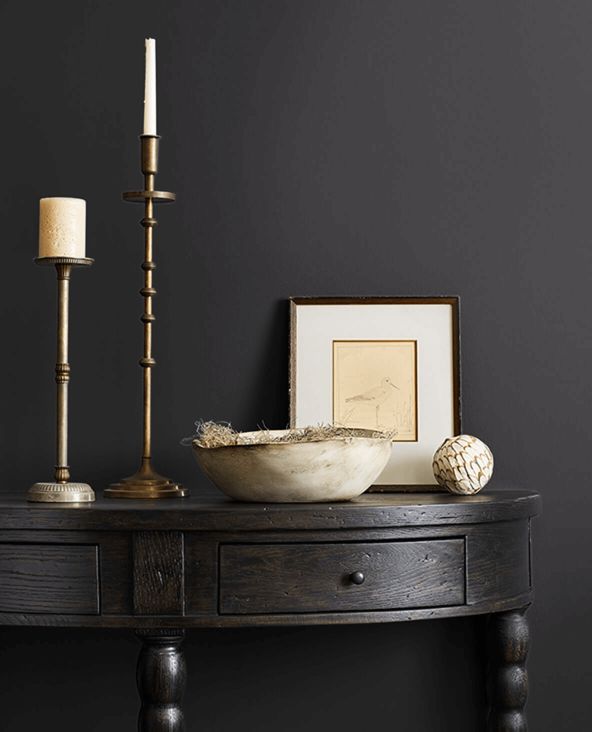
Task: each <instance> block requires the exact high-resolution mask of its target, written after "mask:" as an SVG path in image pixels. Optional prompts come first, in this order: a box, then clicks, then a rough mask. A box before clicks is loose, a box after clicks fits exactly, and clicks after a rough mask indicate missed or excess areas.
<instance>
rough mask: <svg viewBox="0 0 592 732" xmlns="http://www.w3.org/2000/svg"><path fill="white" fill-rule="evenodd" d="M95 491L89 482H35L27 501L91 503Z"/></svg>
mask: <svg viewBox="0 0 592 732" xmlns="http://www.w3.org/2000/svg"><path fill="white" fill-rule="evenodd" d="M94 500H95V492H94V491H93V489H92V488H91V487H90V486H89V485H88V484H87V483H35V484H34V485H32V486H31V487H30V488H29V492H28V493H27V501H31V502H35V503H91V502H92V501H94Z"/></svg>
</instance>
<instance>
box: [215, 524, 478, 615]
mask: <svg viewBox="0 0 592 732" xmlns="http://www.w3.org/2000/svg"><path fill="white" fill-rule="evenodd" d="M219 601H220V602H219V604H220V613H221V614H223V615H228V614H231V615H236V614H239V615H240V614H249V615H250V614H261V613H264V614H266V613H306V612H310V613H318V612H355V611H364V610H365V611H369V610H397V609H404V608H419V607H440V606H444V605H463V604H464V602H465V544H464V539H437V540H436V539H435V540H429V541H391V542H371V543H370V542H369V543H361V542H353V543H349V544H330V543H327V544H320V543H319V544H223V545H221V547H220V597H219Z"/></svg>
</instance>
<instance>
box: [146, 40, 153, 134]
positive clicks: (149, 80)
mask: <svg viewBox="0 0 592 732" xmlns="http://www.w3.org/2000/svg"><path fill="white" fill-rule="evenodd" d="M144 134H145V135H156V41H155V40H154V38H146V76H145V79H144Z"/></svg>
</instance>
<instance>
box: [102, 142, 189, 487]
mask: <svg viewBox="0 0 592 732" xmlns="http://www.w3.org/2000/svg"><path fill="white" fill-rule="evenodd" d="M140 141H141V155H142V173H143V174H144V190H143V191H127V192H125V193H123V199H124V201H130V202H132V203H143V204H144V218H143V219H142V220H141V221H140V224H141V225H142V226H143V227H144V262H143V263H142V269H143V270H144V287H143V288H142V289H141V290H140V294H141V295H142V297H143V298H144V313H143V315H142V318H141V320H142V322H143V323H144V355H143V356H142V358H141V359H140V366H141V367H142V371H143V387H144V430H143V450H142V462H141V465H140V468H139V470H138V471H137V472H136V473H134V475H131V476H130V477H129V478H124V479H123V480H121V481H120V482H119V483H113V484H112V485H111V486H110V487H109V488H107V489H106V490H105V495H106V496H108V497H110V498H171V497H175V496H184V495H186V493H187V491H186V490H185V488H183V486H181V485H179V484H178V483H175V482H174V481H172V480H170V478H165V477H164V476H163V475H160V474H159V473H157V472H156V470H154V468H153V466H152V369H153V368H154V365H155V364H156V361H155V360H154V358H153V357H152V329H153V326H154V321H155V320H156V318H155V315H154V313H153V311H152V298H153V297H154V295H156V290H155V289H154V287H153V273H154V270H155V269H156V265H155V264H154V234H153V230H154V227H155V226H156V224H157V221H156V219H155V218H154V204H156V203H172V202H173V201H174V200H175V194H174V193H168V192H166V191H157V190H155V188H154V185H155V177H156V173H157V172H158V144H159V141H160V137H159V136H158V135H141V137H140Z"/></svg>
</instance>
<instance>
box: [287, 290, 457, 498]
mask: <svg viewBox="0 0 592 732" xmlns="http://www.w3.org/2000/svg"><path fill="white" fill-rule="evenodd" d="M459 310H460V306H459V298H458V297H356V298H347V297H294V298H291V300H290V424H291V426H292V427H304V426H306V425H314V424H319V423H329V424H335V425H338V426H343V427H352V428H353V427H363V428H366V429H375V430H380V431H382V432H386V431H389V432H391V431H392V432H394V437H393V450H392V457H391V459H390V461H389V463H388V465H387V466H386V468H385V470H384V472H383V473H382V475H381V476H380V477H379V479H378V481H377V484H376V485H375V486H373V488H374V489H375V490H389V489H392V490H439V487H438V486H437V484H436V480H435V478H434V475H433V472H432V457H433V454H434V452H435V450H436V449H437V448H438V447H439V445H440V444H441V443H442V442H443V440H444V439H446V438H447V437H451V436H453V435H457V434H459V433H460V432H461V409H460V404H461V399H460V360H459V359H460V343H459Z"/></svg>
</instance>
